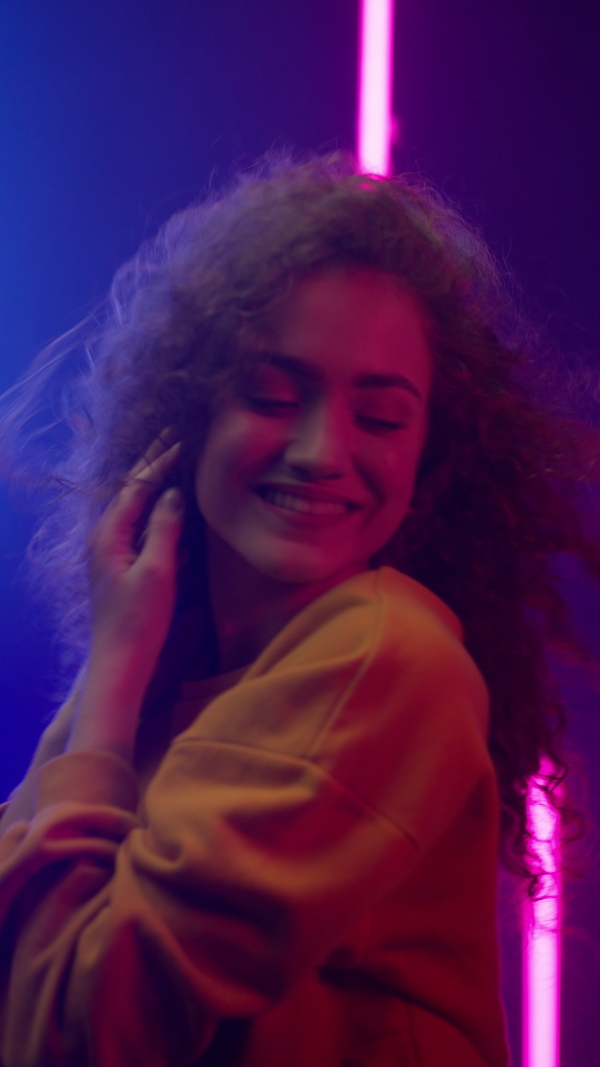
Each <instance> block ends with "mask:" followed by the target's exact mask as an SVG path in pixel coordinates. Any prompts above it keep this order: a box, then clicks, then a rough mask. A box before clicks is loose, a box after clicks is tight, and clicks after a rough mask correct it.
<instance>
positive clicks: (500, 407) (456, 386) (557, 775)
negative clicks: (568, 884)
mask: <svg viewBox="0 0 600 1067" xmlns="http://www.w3.org/2000/svg"><path fill="white" fill-rule="evenodd" d="M334 267H341V268H344V267H347V268H356V269H361V270H373V271H379V272H385V273H387V274H390V275H393V276H395V277H396V278H398V279H399V280H400V281H401V282H402V283H403V284H404V285H405V286H407V288H408V289H409V290H410V291H411V292H412V293H413V295H415V296H416V298H417V299H418V300H419V301H420V303H421V305H422V306H423V307H424V308H425V309H426V311H427V317H428V320H429V322H430V324H431V344H432V352H433V360H434V383H433V393H432V399H431V428H430V433H429V438H428V441H427V444H426V448H425V452H424V455H423V457H422V461H421V465H420V470H419V474H418V478H417V484H416V489H415V494H414V499H413V501H412V506H411V510H410V513H409V515H408V517H407V518H406V519H405V521H404V522H403V524H402V526H401V527H400V529H399V530H398V531H397V533H396V535H395V536H394V538H393V539H392V541H391V542H390V543H389V544H388V545H386V546H385V548H384V549H383V550H382V551H381V552H380V553H379V555H378V557H377V559H376V560H374V561H373V562H374V564H377V563H381V562H385V563H387V564H389V565H391V566H394V567H397V568H398V569H401V570H402V571H404V572H406V573H408V574H410V575H411V576H413V577H414V578H416V579H417V580H418V581H420V582H422V583H423V584H424V585H426V586H427V587H428V588H429V589H431V590H432V591H433V592H435V593H436V594H438V595H439V596H440V597H441V598H442V599H443V600H444V601H445V602H446V603H447V604H448V605H449V606H450V607H451V608H452V609H453V610H454V611H455V612H456V614H457V615H458V616H459V618H460V619H461V622H462V624H463V627H464V631H465V641H466V646H467V648H468V650H469V651H470V653H471V655H472V656H473V658H474V660H475V661H476V663H477V664H478V666H479V668H480V670H481V672H482V674H483V676H484V678H485V679H486V682H487V684H488V687H489V690H490V695H491V727H490V738H489V746H490V751H491V755H492V758H493V760H494V763H495V766H496V770H497V775H498V780H499V786H500V793H501V799H502V811H503V839H504V842H505V850H504V859H505V862H506V863H507V864H508V866H509V867H510V868H511V869H512V870H514V871H516V872H518V873H519V874H521V875H522V876H525V877H527V878H529V889H530V892H531V893H532V894H535V892H536V891H537V889H538V887H539V883H540V880H541V874H542V872H541V870H540V866H539V860H538V859H537V858H536V855H535V851H534V849H533V848H532V841H531V835H530V831H529V829H528V825H527V818H526V797H527V785H528V781H529V779H530V777H531V776H532V775H534V774H538V773H539V771H540V767H541V766H542V765H546V764H545V762H544V761H545V760H548V761H550V766H551V767H552V770H550V771H549V772H548V773H547V774H546V777H545V789H546V791H547V794H548V796H549V797H550V798H551V800H552V803H553V804H554V806H555V807H556V808H558V809H561V810H562V813H563V816H564V817H565V820H567V821H568V817H569V813H570V810H571V809H570V808H569V807H568V805H567V803H566V801H565V800H564V798H563V799H561V796H560V790H559V788H558V787H559V785H560V783H561V782H562V781H563V779H564V777H565V775H566V772H567V767H566V762H565V759H564V757H563V756H562V755H561V752H560V747H559V743H560V737H561V733H562V731H563V729H564V725H565V711H564V708H563V706H562V703H561V700H560V697H559V694H558V691H557V689H556V687H555V685H554V684H553V682H552V677H551V673H550V671H549V669H548V664H547V649H548V646H549V645H550V646H552V645H554V646H556V647H558V648H560V649H562V650H563V651H564V650H569V649H570V650H573V649H574V648H577V638H576V637H575V634H574V631H573V627H572V623H571V620H570V617H569V611H568V608H567V606H566V604H565V602H564V600H563V597H562V596H561V592H560V587H559V584H558V582H557V580H556V575H555V560H556V558H557V557H558V556H559V555H560V554H561V553H565V552H572V553H575V554H577V555H578V556H579V557H580V558H581V559H582V560H583V562H584V564H585V566H586V567H587V568H588V570H589V571H590V572H591V573H592V574H594V575H595V576H596V577H599V576H600V551H599V548H598V544H597V543H596V542H595V541H594V539H593V538H592V537H591V536H590V535H588V534H587V533H586V530H585V528H584V523H583V521H582V519H581V517H580V509H579V497H580V493H581V487H582V485H584V484H585V483H586V482H587V481H590V480H592V479H594V478H595V476H596V459H595V456H596V453H597V448H596V447H595V442H594V440H593V431H592V430H591V429H590V428H589V427H587V426H586V423H585V422H584V421H583V420H581V419H578V418H576V417H574V416H573V415H572V414H569V413H568V412H566V413H565V411H564V405H562V403H561V404H559V402H558V401H557V400H556V395H557V394H556V392H553V390H552V388H551V375H550V373H549V371H548V369H547V366H548V362H547V360H545V359H544V355H545V353H544V351H542V352H541V358H540V344H539V342H538V340H537V335H536V334H535V333H534V331H533V330H532V329H531V328H530V327H528V326H527V324H526V323H524V320H523V319H522V317H521V316H520V314H519V313H518V311H517V310H516V306H515V302H514V301H513V299H512V298H511V296H510V294H509V291H508V288H507V284H506V279H505V278H504V277H503V274H502V272H501V270H500V269H499V268H498V266H497V264H496V263H495V261H494V259H493V257H492V255H491V254H490V252H489V250H488V248H487V247H486V245H485V244H484V242H483V241H482V240H481V238H480V237H479V235H478V233H477V232H476V231H475V230H474V229H473V228H472V227H470V226H469V225H467V223H466V222H465V221H464V220H463V219H462V218H461V216H460V215H459V214H458V213H457V211H456V210H455V209H454V208H453V207H452V206H451V205H449V204H447V203H445V202H444V201H443V199H442V198H441V197H440V196H439V194H438V193H437V192H435V191H434V190H433V189H432V188H430V187H428V186H426V184H425V183H424V182H422V181H421V180H420V179H416V178H411V177H408V178H407V177H403V178H397V179H394V180H384V179H379V178H372V177H366V176H364V175H360V174H357V173H356V172H355V171H354V169H353V167H352V165H351V163H350V162H349V161H348V160H347V159H345V158H341V157H339V156H335V157H331V156H329V157H320V158H319V157H317V158H312V159H309V160H307V161H302V162H294V161H292V160H290V159H287V158H281V157H279V158H277V159H272V158H271V159H267V160H263V161H262V162H261V163H260V164H259V165H257V166H256V167H254V168H253V169H252V170H251V171H249V172H246V173H243V174H241V175H238V176H237V178H236V179H235V182H234V183H233V185H232V186H231V187H229V188H228V189H227V190H226V191H225V192H224V193H222V194H220V195H218V194H214V193H213V194H211V195H210V196H209V197H208V198H206V199H205V200H203V201H201V202H198V203H195V204H193V205H192V206H191V207H189V208H188V209H187V210H185V211H182V212H180V213H178V214H177V215H175V216H174V217H173V218H172V219H171V220H170V221H169V222H167V223H166V225H165V226H164V227H163V228H162V230H161V231H160V232H159V234H158V236H157V237H156V238H155V239H154V240H153V241H151V242H148V243H147V244H145V245H144V246H142V248H141V249H140V251H139V252H138V254H137V255H136V256H135V257H134V258H133V259H132V260H131V261H130V262H129V263H127V264H126V265H125V266H124V267H122V268H121V270H119V272H118V273H117V275H116V276H115V279H114V282H113V285H112V288H111V290H110V294H109V297H108V300H107V303H106V305H105V307H104V308H103V309H102V310H101V312H100V313H98V314H96V315H95V316H93V317H90V319H88V320H87V321H86V323H84V324H83V325H82V327H80V328H78V329H76V330H75V331H74V332H73V334H72V335H68V336H67V337H66V338H65V339H61V340H60V341H59V342H56V343H55V345H54V346H50V348H49V349H48V350H46V351H45V352H44V353H42V354H41V356H40V357H38V361H37V364H35V365H34V369H33V371H32V372H30V374H29V375H27V376H26V378H25V379H24V381H23V382H22V383H21V385H20V386H17V387H15V390H13V391H11V395H10V396H9V397H8V400H7V401H5V405H6V403H8V408H7V409H6V413H5V417H4V421H3V429H2V435H3V436H2V441H3V446H4V463H5V467H7V466H8V467H10V470H11V472H12V477H13V478H14V479H16V480H17V482H18V481H19V479H20V480H21V481H23V480H27V479H29V482H30V483H31V479H32V473H31V472H32V470H35V471H36V472H37V473H36V479H37V486H38V487H41V488H43V489H44V491H45V493H46V511H45V517H44V519H43V521H42V523H41V525H40V528H39V530H38V533H37V536H36V539H35V543H34V553H33V555H34V564H35V571H34V573H35V575H36V582H37V583H38V584H40V569H41V570H42V571H43V583H41V584H43V585H44V588H45V589H46V591H50V592H51V597H52V602H53V604H54V607H55V608H56V609H57V613H58V614H59V616H60V618H61V619H62V623H63V629H64V631H65V633H66V635H67V638H68V641H69V642H70V645H71V647H73V648H79V649H85V647H86V643H87V640H88V607H89V605H88V588H87V580H86V550H87V543H88V537H89V533H90V529H91V528H92V526H93V525H94V523H95V522H96V521H97V518H98V516H99V514H100V513H101V511H102V509H103V508H104V507H105V506H106V504H107V503H108V501H109V500H110V499H111V498H112V497H113V496H114V494H115V493H116V492H117V491H118V489H119V487H120V486H121V485H122V484H123V482H124V479H125V478H126V475H127V472H128V471H129V470H130V469H131V467H132V466H133V464H134V463H135V462H136V461H137V460H138V459H139V457H140V456H141V455H143V454H144V452H145V451H146V449H147V447H148V446H149V444H150V443H151V442H152V441H153V440H154V439H155V438H156V437H157V436H158V435H159V434H161V432H163V430H164V428H165V427H171V428H172V432H173V433H174V434H175V435H177V437H178V438H180V439H181V440H182V442H183V445H184V447H183V452H182V461H181V466H180V469H179V471H178V473H177V481H178V483H179V484H180V485H181V487H182V488H183V490H184V492H185V493H186V495H187V496H188V499H190V500H191V499H192V498H193V493H192V484H193V469H194V464H195V460H196V457H197V455H198V452H199V450H200V449H201V448H202V441H203V438H204V435H205V433H206V430H207V427H208V425H209V423H210V419H211V414H212V411H213V410H214V405H215V403H216V401H217V398H218V396H219V394H220V392H221V390H222V389H223V388H224V387H225V386H226V385H227V383H228V382H230V381H231V380H232V379H233V378H235V376H236V375H238V374H239V373H240V370H241V369H242V365H243V363H244V361H245V360H247V359H248V358H250V357H249V349H250V348H251V346H250V345H249V343H248V341H249V338H251V337H252V336H256V334H257V331H258V332H260V331H261V330H262V329H265V328H266V327H267V325H268V322H269V319H270V316H272V314H273V312H274V310H275V308H276V307H277V306H279V305H280V304H281V303H282V302H283V301H284V300H285V299H286V297H287V296H288V295H289V293H290V291H291V289H292V287H293V285H294V283H295V282H296V281H297V280H298V279H300V278H302V277H306V276H308V275H311V274H314V273H315V272H319V271H322V270H327V269H330V268H334ZM546 355H547V353H546ZM16 442H20V444H18V443H16ZM188 513H189V514H188V519H187V524H188V526H187V530H186V531H185V532H184V542H186V541H187V544H188V545H189V546H192V545H193V546H195V548H196V556H197V555H198V552H199V549H198V546H199V545H200V546H201V545H202V538H201V534H202V530H201V519H200V518H199V515H198V512H197V508H196V507H194V506H190V507H189V508H188ZM184 573H185V570H184ZM192 584H193V583H192V579H191V578H190V577H189V574H188V586H191V585H192ZM184 585H185V583H184ZM187 592H188V593H189V589H188V590H187ZM185 595H186V589H185V588H183V589H182V593H181V596H182V597H185ZM571 814H572V813H571Z"/></svg>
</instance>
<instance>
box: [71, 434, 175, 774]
mask: <svg viewBox="0 0 600 1067" xmlns="http://www.w3.org/2000/svg"><path fill="white" fill-rule="evenodd" d="M179 449H180V445H179V444H175V445H172V446H171V447H167V446H165V444H164V443H163V441H162V440H160V439H159V440H158V441H155V442H154V444H153V445H152V446H151V448H150V449H149V450H148V452H147V453H146V455H145V456H144V458H143V459H142V460H141V461H140V463H139V464H138V465H137V466H136V467H134V469H133V471H132V472H131V475H130V477H129V479H128V481H127V484H126V485H125V486H124V487H123V489H122V490H121V492H120V493H119V494H118V496H117V497H116V498H115V500H114V501H113V502H112V504H111V505H110V506H109V507H108V508H107V510H106V512H105V513H104V515H103V516H102V518H101V519H100V522H99V523H98V526H97V527H96V529H95V531H94V533H93V536H92V538H91V543H90V569H89V573H90V585H91V600H92V645H91V653H90V660H89V665H88V673H87V683H86V685H85V688H84V690H83V693H82V696H81V701H80V706H79V710H78V714H77V718H76V720H75V724H74V727H73V732H72V735H71V739H70V743H69V750H71V751H72V750H74V749H81V748H102V749H106V750H108V751H113V752H116V753H118V754H120V755H123V756H125V757H126V758H131V754H132V750H133V744H134V741H135V734H136V730H137V725H138V719H139V713H140V709H141V706H142V702H143V699H144V695H145V692H146V689H147V686H148V684H149V682H150V679H151V678H152V675H153V673H154V670H155V668H156V664H157V660H158V657H159V655H160V652H161V649H162V647H163V644H164V642H165V639H166V637H167V634H168V632H169V627H170V625H171V620H172V617H173V610H174V606H175V597H176V592H177V546H178V543H179V538H180V535H181V529H182V525H183V498H182V496H181V493H180V491H179V490H178V489H169V490H167V492H165V493H163V494H162V495H161V496H160V497H159V498H158V500H157V502H156V504H154V507H152V510H151V511H150V515H149V518H148V522H147V526H146V529H145V531H144V534H143V536H142V539H141V542H142V546H141V549H140V550H139V551H137V550H136V542H137V541H138V531H139V526H140V522H141V521H142V520H143V517H144V515H145V513H146V512H147V511H148V508H149V506H150V504H151V502H152V498H153V497H154V496H155V495H156V492H157V490H158V489H159V488H160V486H161V485H162V484H163V483H164V479H165V477H166V476H167V475H168V473H169V471H170V470H171V469H172V467H173V465H174V464H175V462H176V460H177V458H178V455H179Z"/></svg>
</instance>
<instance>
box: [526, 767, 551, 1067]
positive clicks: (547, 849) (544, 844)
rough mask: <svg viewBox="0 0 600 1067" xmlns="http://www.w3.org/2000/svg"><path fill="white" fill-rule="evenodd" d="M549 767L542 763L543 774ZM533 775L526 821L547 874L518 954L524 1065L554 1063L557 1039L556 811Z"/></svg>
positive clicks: (528, 910) (542, 1066) (533, 1066)
mask: <svg viewBox="0 0 600 1067" xmlns="http://www.w3.org/2000/svg"><path fill="white" fill-rule="evenodd" d="M548 770H549V767H548V765H547V764H545V765H544V764H543V765H542V769H541V773H542V775H544V774H547V773H548ZM538 783H539V779H533V781H532V782H531V784H530V787H529V820H530V826H531V828H532V830H533V833H534V835H535V838H536V842H537V843H536V850H537V853H538V855H539V857H540V860H541V862H542V864H543V867H544V869H545V870H546V871H547V872H548V873H547V874H546V876H545V878H544V884H543V898H542V899H540V900H536V901H534V903H533V904H531V903H528V904H527V905H526V907H525V922H524V952H523V972H524V973H523V994H524V997H523V999H524V1003H523V1009H524V1010H523V1064H524V1067H559V1056H560V1052H559V1037H560V978H559V975H560V930H559V926H560V877H559V872H558V862H557V860H558V834H557V816H556V812H555V811H553V809H552V808H551V807H550V805H549V804H548V801H547V800H546V797H545V795H544V793H543V792H542V790H541V789H540V787H539V784H538Z"/></svg>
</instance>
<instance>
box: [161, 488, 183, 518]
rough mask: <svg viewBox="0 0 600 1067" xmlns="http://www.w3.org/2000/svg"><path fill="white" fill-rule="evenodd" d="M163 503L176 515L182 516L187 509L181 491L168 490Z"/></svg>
mask: <svg viewBox="0 0 600 1067" xmlns="http://www.w3.org/2000/svg"><path fill="white" fill-rule="evenodd" d="M163 501H164V503H165V504H166V506H167V507H168V508H169V509H170V510H171V511H172V512H173V514H175V515H181V513H182V512H183V510H184V508H185V500H184V499H183V493H182V492H181V489H168V490H167V492H166V493H165V495H164V497H163Z"/></svg>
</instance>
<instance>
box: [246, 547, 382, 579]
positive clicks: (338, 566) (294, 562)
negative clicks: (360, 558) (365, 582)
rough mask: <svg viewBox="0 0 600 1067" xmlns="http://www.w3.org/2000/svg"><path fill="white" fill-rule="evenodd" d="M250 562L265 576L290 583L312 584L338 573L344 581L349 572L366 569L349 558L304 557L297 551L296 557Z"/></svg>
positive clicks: (332, 577)
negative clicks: (352, 562)
mask: <svg viewBox="0 0 600 1067" xmlns="http://www.w3.org/2000/svg"><path fill="white" fill-rule="evenodd" d="M248 562H249V563H252V565H253V566H254V567H255V568H256V570H258V571H260V573H261V574H263V575H264V576H265V578H270V579H272V580H273V581H277V582H286V583H288V584H290V585H312V584H315V583H317V582H327V581H333V580H334V579H335V577H336V575H339V576H340V578H339V580H340V581H343V580H344V578H345V577H346V576H347V574H348V573H349V572H351V573H355V572H356V571H359V570H363V569H365V568H363V567H361V566H356V567H352V564H351V563H350V562H349V561H348V560H341V561H340V560H325V559H314V558H313V559H311V558H310V557H309V558H306V557H305V558H302V553H297V554H296V556H295V558H290V557H286V558H284V559H277V558H275V557H273V556H270V557H268V558H263V559H260V560H257V559H254V560H248Z"/></svg>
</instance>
